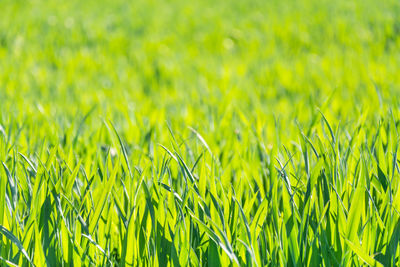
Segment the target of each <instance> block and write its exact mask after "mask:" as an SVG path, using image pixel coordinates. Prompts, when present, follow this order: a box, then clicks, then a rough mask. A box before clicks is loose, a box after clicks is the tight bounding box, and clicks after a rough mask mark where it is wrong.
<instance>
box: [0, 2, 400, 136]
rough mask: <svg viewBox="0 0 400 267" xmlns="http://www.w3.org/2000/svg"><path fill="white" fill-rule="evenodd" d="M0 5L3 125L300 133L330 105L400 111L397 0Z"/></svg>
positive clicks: (332, 111) (342, 116) (343, 116)
mask: <svg viewBox="0 0 400 267" xmlns="http://www.w3.org/2000/svg"><path fill="white" fill-rule="evenodd" d="M0 10H1V11H0V13H1V16H0V17H1V19H0V124H2V125H3V128H4V127H5V126H7V125H10V124H12V123H13V121H17V122H18V123H19V126H18V125H16V127H20V126H21V123H22V122H24V121H25V123H26V124H27V125H29V124H35V125H43V127H48V129H49V131H54V132H56V133H58V135H57V136H62V135H63V133H64V132H65V131H67V130H68V129H70V128H71V127H75V128H77V127H78V125H79V123H81V122H82V120H83V119H84V124H85V125H91V128H90V129H92V130H93V131H95V130H96V129H98V128H99V127H101V124H102V123H101V120H104V119H107V120H111V121H113V122H114V123H115V124H116V125H117V127H118V128H121V129H123V131H129V129H130V128H131V127H134V126H135V125H148V126H144V127H158V125H161V124H162V125H164V123H165V121H169V122H170V123H171V125H172V127H173V128H176V129H180V128H182V127H186V126H193V127H200V128H201V130H202V131H203V132H207V133H211V134H212V133H215V132H218V131H219V130H221V129H222V130H227V131H232V130H235V129H236V128H240V127H244V126H243V125H261V126H263V125H264V126H265V127H267V128H268V126H271V127H270V128H274V127H275V126H276V121H280V122H281V125H282V126H283V127H285V128H287V129H288V131H289V130H290V129H291V128H293V127H296V126H295V125H294V123H293V122H294V121H295V120H297V121H299V122H300V123H307V122H309V121H310V120H311V118H312V117H313V114H315V113H317V112H318V109H320V110H321V111H323V112H324V113H325V114H326V116H327V117H328V118H329V119H330V120H333V121H334V122H338V121H342V122H349V121H354V120H357V119H358V118H359V117H360V116H361V115H363V114H371V116H375V117H376V116H378V117H379V116H386V115H385V114H387V112H388V110H389V109H394V110H396V109H398V107H399V101H398V99H399V96H400V75H399V70H400V67H399V66H400V49H399V48H400V2H399V1H395V0H385V1H374V0H366V1H365V0H363V1H361V0H360V1H345V0H340V1H326V0H323V1H320V0H304V1H291V0H288V1H277V0H271V1H259V0H252V1H243V0H238V1H211V0H204V1H195V2H194V3H192V2H191V1H183V0H173V1H156V0H151V1H121V0H112V1H108V0H102V1H91V0H89V1H75V0H72V1H53V0H51V1H38V0H32V1H25V0H12V1H9V0H3V1H0ZM371 111H373V112H374V113H373V114H372V112H371ZM377 111H381V112H377ZM86 115H87V116H86ZM85 116H86V117H85ZM26 118H29V121H28V120H27V119H26ZM238 124H240V125H238ZM41 134H42V135H44V134H45V133H41ZM283 134H284V133H283Z"/></svg>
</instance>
